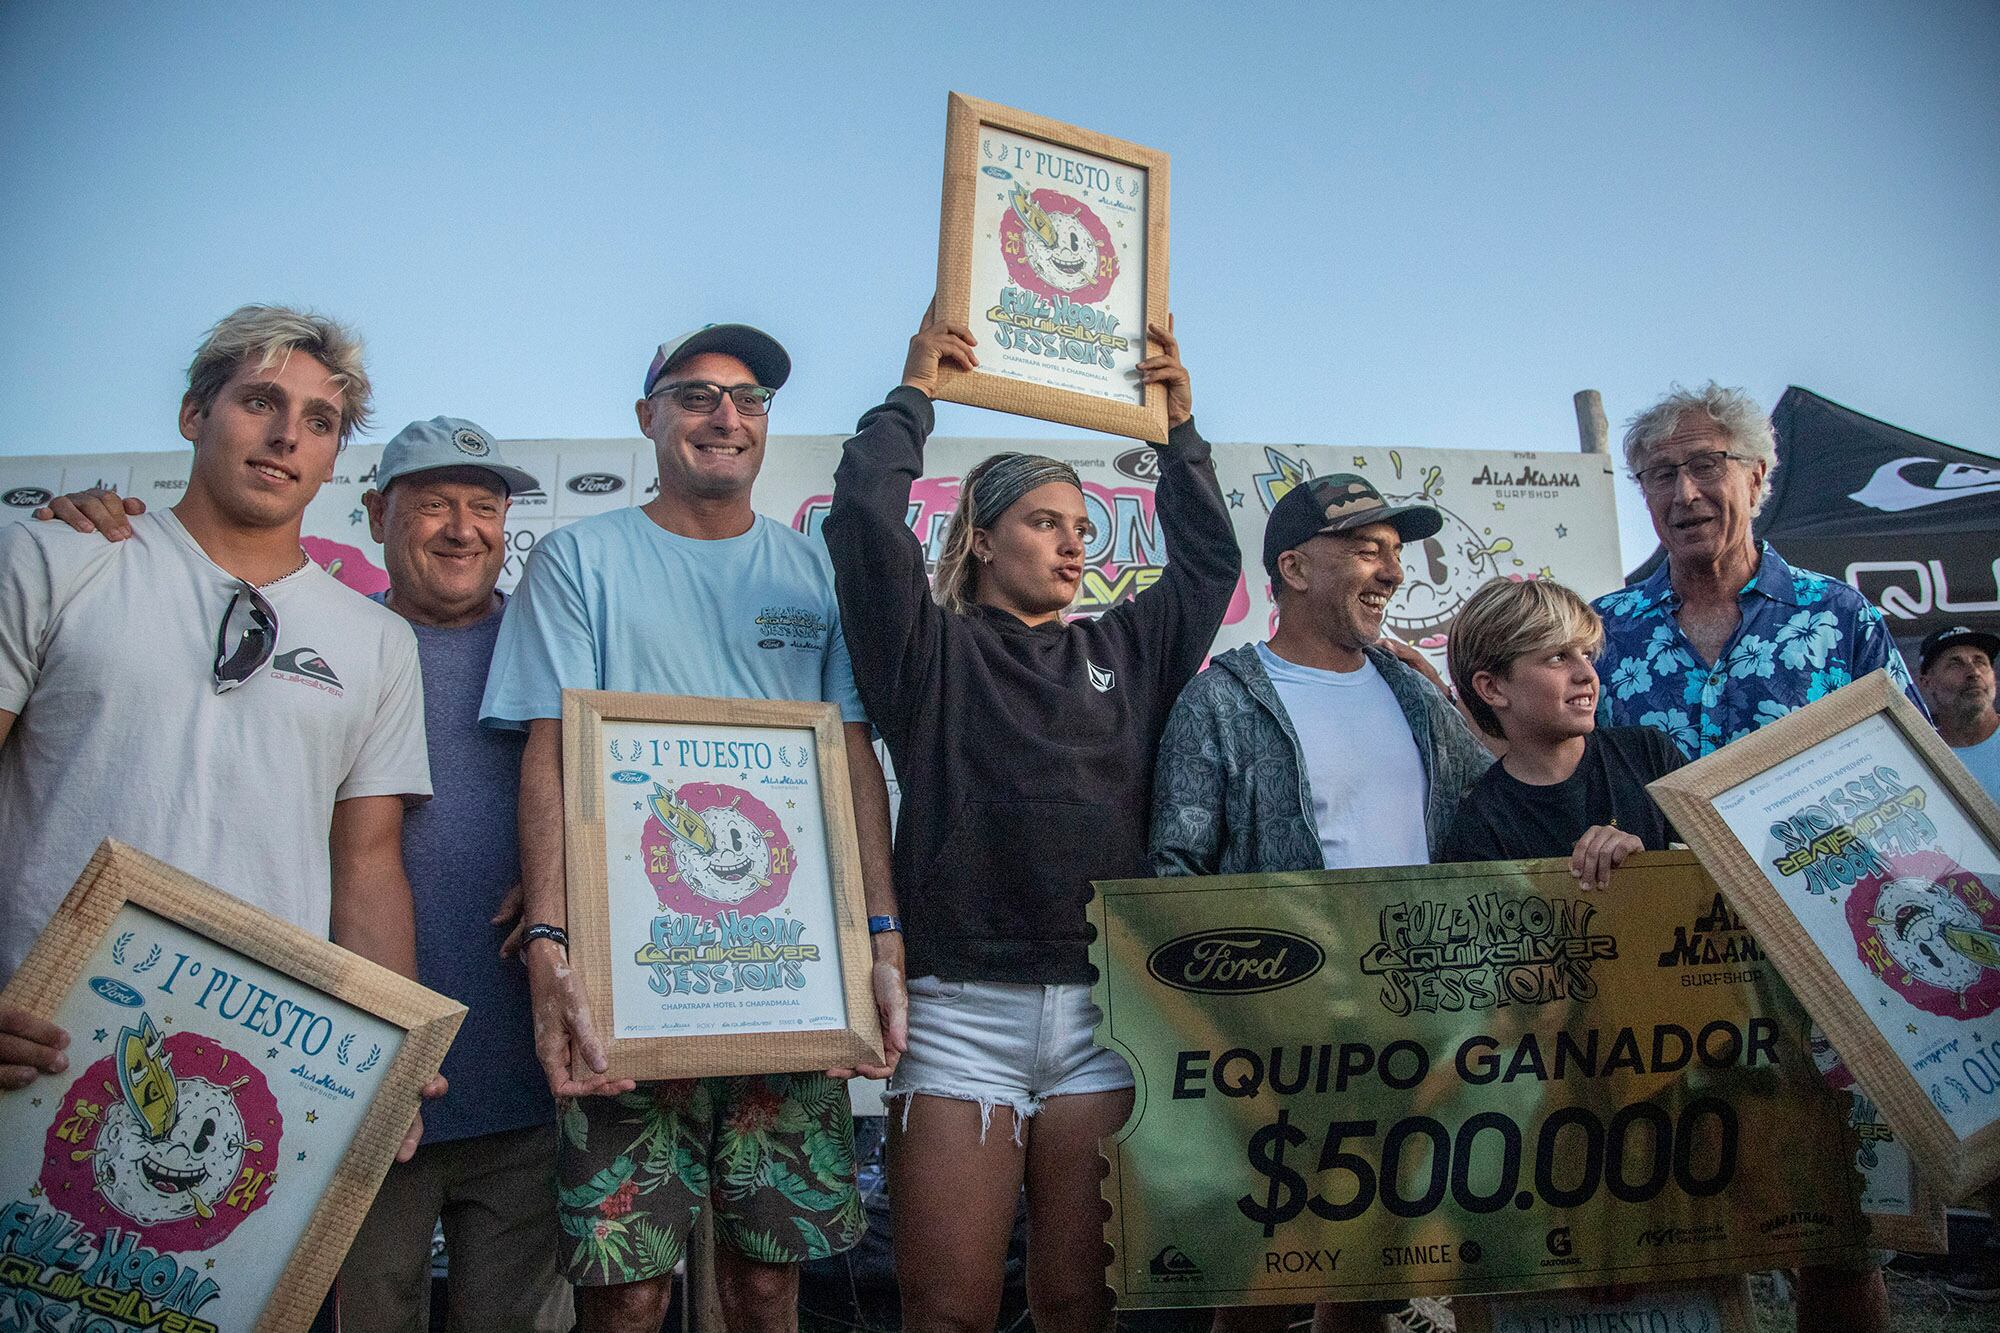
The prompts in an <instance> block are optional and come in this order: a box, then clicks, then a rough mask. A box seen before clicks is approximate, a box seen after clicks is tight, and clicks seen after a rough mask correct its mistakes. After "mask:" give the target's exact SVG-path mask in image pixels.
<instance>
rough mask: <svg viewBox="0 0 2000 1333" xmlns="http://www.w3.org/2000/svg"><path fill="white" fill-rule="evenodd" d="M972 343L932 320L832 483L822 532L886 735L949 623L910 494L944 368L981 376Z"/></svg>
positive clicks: (864, 680)
mask: <svg viewBox="0 0 2000 1333" xmlns="http://www.w3.org/2000/svg"><path fill="white" fill-rule="evenodd" d="M972 342H973V339H972V334H971V332H970V331H968V330H967V329H966V328H965V326H964V325H961V324H953V323H949V322H947V321H944V320H939V319H936V318H934V317H932V316H931V315H930V314H929V313H928V312H927V313H926V315H925V322H924V326H923V328H921V329H919V330H918V331H917V334H916V336H915V337H913V338H911V339H910V351H909V356H908V357H907V359H906V360H905V361H904V363H903V382H902V384H900V385H899V386H897V387H896V388H895V389H893V390H891V391H890V393H889V397H888V398H887V400H885V401H884V402H883V403H882V405H881V406H880V407H876V408H872V409H870V410H869V411H868V413H867V414H866V415H864V416H863V417H862V418H861V423H860V425H859V427H858V428H857V430H856V432H855V435H854V438H852V439H850V440H849V441H848V442H847V444H846V446H845V447H844V448H843V449H842V451H841V456H840V466H839V467H838V468H837V469H836V470H835V472H834V474H833V505H832V508H831V509H830V510H829V511H828V513H827V516H826V524H825V526H824V528H823V529H822V531H823V533H824V535H825V538H826V547H827V550H828V552H829V553H830V554H831V555H832V557H833V574H834V591H835V593H836V594H837V595H838V597H839V599H840V613H841V615H840V618H841V626H842V629H843V630H844V631H845V633H846V635H847V645H848V651H849V652H850V653H851V654H852V655H853V658H854V675H855V679H856V681H857V682H858V683H859V684H860V686H861V693H862V697H863V698H864V699H865V700H866V701H867V702H868V706H869V713H870V715H871V716H872V717H874V718H875V721H876V723H877V725H882V724H884V723H885V722H887V721H889V720H890V719H889V718H888V717H887V716H886V715H887V714H891V713H893V712H895V711H896V710H894V709H891V708H884V707H883V703H884V701H885V700H887V699H891V698H895V697H898V696H899V695H900V694H901V693H902V687H903V686H905V685H908V684H910V683H911V680H910V676H911V674H912V673H914V672H916V671H918V670H920V669H921V663H922V662H924V661H925V660H926V657H927V649H928V645H929V644H930V643H932V642H934V636H935V635H936V633H937V631H938V627H939V623H940V617H941V616H942V615H943V612H941V611H940V610H939V609H938V607H937V605H936V604H935V603H934V602H932V600H931V586H930V579H929V577H928V574H927V572H926V568H925V561H924V548H923V543H921V542H920V541H918V540H917V537H916V534H915V533H913V532H911V531H910V527H909V517H908V516H909V506H910V487H911V486H912V485H914V484H915V482H916V480H917V478H918V477H919V476H921V475H922V474H923V465H924V457H923V449H924V440H925V439H926V438H927V437H928V436H929V435H930V432H931V426H932V424H933V422H934V420H935V418H934V417H933V415H932V412H931V400H930V395H931V393H932V391H934V390H935V389H936V388H937V376H938V367H939V365H940V364H943V365H949V366H954V367H956V368H958V369H961V370H970V369H971V368H972V367H974V366H976V365H977V364H978V363H979V359H978V357H977V356H975V355H974V354H973V351H972Z"/></svg>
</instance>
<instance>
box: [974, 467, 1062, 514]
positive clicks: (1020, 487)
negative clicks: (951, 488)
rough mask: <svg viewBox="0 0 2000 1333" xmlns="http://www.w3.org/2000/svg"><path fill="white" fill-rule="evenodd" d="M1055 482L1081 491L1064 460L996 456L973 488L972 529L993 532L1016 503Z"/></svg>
mask: <svg viewBox="0 0 2000 1333" xmlns="http://www.w3.org/2000/svg"><path fill="white" fill-rule="evenodd" d="M1052 481H1066V482H1068V483H1069V484H1070V485H1072V486H1074V487H1076V488H1077V489H1078V490H1082V489H1083V483H1082V482H1081V481H1078V480H1077V476H1076V469H1075V468H1073V467H1071V466H1070V465H1069V464H1067V463H1065V462H1063V461H1062V460H1061V459H1056V458H1044V457H1043V456H1042V455H1040V454H995V455H994V456H993V458H992V459H990V460H989V461H988V463H987V467H986V470H985V471H984V472H982V473H980V474H979V480H977V481H976V482H974V483H973V485H972V526H973V527H975V528H990V527H992V526H993V524H994V523H995V521H997V520H998V519H999V517H1000V516H1001V515H1002V514H1004V513H1006V512H1007V511H1008V510H1009V509H1011V508H1012V507H1013V506H1014V502H1015V501H1017V500H1019V499H1020V498H1021V497H1022V496H1024V495H1026V494H1027V493H1028V492H1029V491H1032V490H1034V489H1035V488H1036V487H1037V486H1046V485H1048V484H1049V483H1050V482H1052Z"/></svg>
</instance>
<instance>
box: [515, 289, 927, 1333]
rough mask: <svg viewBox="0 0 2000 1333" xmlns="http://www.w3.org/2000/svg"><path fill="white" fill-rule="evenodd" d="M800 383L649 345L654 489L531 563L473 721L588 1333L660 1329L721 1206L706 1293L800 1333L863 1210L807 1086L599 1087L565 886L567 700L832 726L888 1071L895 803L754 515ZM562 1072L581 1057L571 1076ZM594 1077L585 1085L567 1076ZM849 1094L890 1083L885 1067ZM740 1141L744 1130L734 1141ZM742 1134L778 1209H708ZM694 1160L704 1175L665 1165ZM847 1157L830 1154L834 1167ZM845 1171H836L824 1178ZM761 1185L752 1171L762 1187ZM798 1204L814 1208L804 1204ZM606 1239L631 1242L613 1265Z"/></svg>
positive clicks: (751, 361) (779, 555)
mask: <svg viewBox="0 0 2000 1333" xmlns="http://www.w3.org/2000/svg"><path fill="white" fill-rule="evenodd" d="M790 371H791V359H790V358H789V357H788V356H787V355H786V353H785V350H784V349H783V348H782V347H780V346H779V345H778V343H777V342H776V340H774V339H773V338H771V337H770V336H769V335H768V334H765V333H762V332H759V331H758V330H756V329H753V328H750V327H748V326H747V325H742V324H711V325H707V326H705V327H703V328H701V329H697V330H696V331H694V332H693V333H690V334H687V335H685V336H683V337H680V338H677V339H675V340H673V341H672V342H669V343H665V344H662V345H661V347H660V349H659V352H658V354H657V355H655V356H654V358H653V362H652V365H651V366H650V367H649V368H648V370H647V372H646V377H645V383H644V391H643V396H642V397H641V398H640V399H639V402H638V417H639V428H640V430H642V431H643V432H644V433H645V434H646V436H647V438H648V439H650V440H651V441H652V442H653V447H654V452H655V455H656V458H657V461H658V465H659V477H660V488H659V494H658V496H657V497H656V498H654V499H653V500H651V501H650V502H648V503H647V504H646V505H645V506H644V507H643V508H639V509H626V510H619V511H615V512H612V513H606V514H600V515H597V516H596V517H593V518H588V519H584V520H583V521H581V522H578V523H574V524H571V525H569V526H567V527H564V528H560V529H558V530H556V531H555V532H553V533H551V534H550V535H549V536H547V537H545V538H543V539H542V540H541V541H540V542H539V543H537V545H536V547H535V550H534V553H533V554H532V555H531V556H530V557H529V559H528V566H527V570H526V571H525V573H524V574H523V575H522V579H521V584H520V586H519V588H517V589H516V591H515V596H514V603H513V606H512V607H511V608H510V609H509V610H508V613H507V617H506V620H505V622H504V623H503V624H502V626H501V629H500V641H499V643H498V645H497V647H496V648H495V650H494V655H493V670H492V674H491V676H490V677H489V678H488V680H487V685H486V697H485V700H484V702H483V703H482V704H481V707H480V719H481V721H483V722H485V723H486V724H487V725H488V726H497V727H507V728H525V729H526V730H527V733H528V739H527V748H526V752H525V754H524V756H523V758H522V764H521V801H520V812H521V815H520V838H521V861H522V880H523V885H524V888H525V890H526V897H527V902H526V912H525V918H524V919H525V920H526V921H527V923H528V929H527V932H526V939H527V943H526V945H525V946H524V950H523V952H524V956H525V957H526V959H527V963H528V978H529V985H530V990H531V992H532V995H533V1005H534V1022H535V1042H536V1049H537V1053H538V1055H539V1056H540V1058H541V1062H542V1066H543V1069H544V1071H545V1072H546V1074H547V1076H548V1080H549V1086H550V1089H551V1090H552V1091H553V1092H554V1093H555V1094H556V1095H557V1096H558V1097H563V1098H575V1099H576V1100H575V1101H574V1102H573V1103H572V1106H571V1109H570V1110H568V1111H567V1112H566V1113H565V1114H564V1115H563V1117H562V1121H561V1125H562V1133H561V1138H560V1144H559V1148H558V1159H557V1171H558V1176H559V1178H560V1183H561V1185H562V1225H563V1230H564V1237H563V1259H564V1267H565V1269H566V1271H567V1273H568V1275H569V1277H570V1279H571V1280H572V1281H573V1282H574V1283H576V1284H577V1302H576V1304H577V1314H578V1317H579V1320H580V1327H581V1328H582V1329H584V1330H586V1333H589V1331H591V1330H601V1329H628V1328H630V1329H649V1330H650V1329H654V1328H657V1327H658V1326H659V1323H660V1320H661V1318H662V1317H663V1315H664V1313H665V1310H666V1303H667V1296H668V1293H669V1288H670V1284H671V1281H672V1270H673V1266H674V1264H675V1263H676V1262H678V1260H679V1259H680V1257H681V1255H682V1254H683V1253H684V1252H685V1249H686V1243H687V1237H688V1233H689V1231H690V1229H691V1227H692V1224H693V1221H694V1219H695V1217H696V1216H697V1214H698V1213H699V1211H700V1209H702V1208H704V1207H713V1208H714V1209H715V1210H716V1211H715V1222H716V1233H717V1237H718V1239H719V1241H720V1242H721V1243H720V1244H718V1245H717V1247H716V1279H717V1287H718V1292H719V1295H720V1297H721V1300H722V1306H723V1314H724V1316H725V1319H726V1321H727V1323H728V1326H729V1327H730V1328H731V1329H732V1330H734V1331H735V1333H746V1331H750V1330H763V1329H771V1330H779V1329H789V1328H792V1327H794V1326H795V1321H796V1303H797V1291H798V1264H799V1262H800V1261H803V1260H806V1259H814V1258H823V1257H825V1256H826V1255H829V1254H833V1253H837V1252H839V1251H841V1250H844V1249H847V1248H848V1247H850V1246H851V1245H853V1244H854V1243H855V1242H856V1241H857V1240H859V1239H860V1236H861V1233H862V1231H863V1230H864V1229H865V1225H866V1219H865V1216H864V1214H863V1213H862V1210H861V1207H860V1198H859V1195H858V1194H857V1193H856V1191H855V1184H854V1165H853V1151H852V1146H853V1128H852V1124H851V1121H850V1119H849V1112H848V1103H847V1091H846V1087H845V1085H844V1084H842V1083H840V1082H838V1081H837V1080H836V1079H833V1078H830V1077H829V1076H827V1075H824V1074H818V1073H799V1074H773V1075H762V1076H753V1077H748V1078H734V1079H721V1078H717V1079H702V1080H700V1081H698V1082H696V1083H693V1084H660V1085H655V1086H651V1087H646V1088H638V1089H635V1088H634V1086H633V1085H632V1083H630V1082H629V1081H623V1082H613V1081H611V1080H609V1079H607V1078H606V1077H604V1075H603V1071H604V1069H605V1067H606V1066H605V1060H604V1055H603V1048H602V1045H601V1043H600V1042H599V1040H598V1038H597V1035H596V1034H595V1033H594V1032H593V1031H592V1028H591V1023H590V1016H589V1010H588V1006H587V1003H586V1001H585V998H584V996H583V993H582V989H581V987H580V986H579V984H578V983H577V981H576V978H575V977H574V975H573V973H572V972H571V970H570V966H569V958H568V940H567V937H566V935H565V934H564V933H563V928H564V927H565V926H566V924H567V898H566V893H565V887H564V880H563V823H562V808H563V803H562V780H561V768H560V760H561V754H562V722H561V718H562V691H563V690H564V689H565V688H583V689H600V690H629V691H637V692H642V693H649V694H684V695H700V696H708V697H720V698H748V699H799V700H813V701H826V702H830V703H834V704H837V705H839V707H840V711H841V716H842V718H843V719H844V720H845V722H846V729H845V730H846V742H847V747H846V748H847V762H848V773H849V777H850V779H851V784H852V787H853V792H854V805H855V817H856V824H857V832H858V834H859V842H860V851H861V868H862V878H863V881H864V885H865V890H866V895H867V900H868V911H869V914H870V918H871V921H870V926H871V930H874V931H876V933H874V934H873V935H872V936H871V938H872V940H873V942H874V946H875V947H874V976H873V980H874V984H875V995H876V999H877V1003H878V1005H879V1007H880V1008H881V1011H882V1028H883V1037H884V1042H885V1045H886V1047H887V1052H888V1057H889V1059H890V1060H891V1062H893V1061H894V1059H895V1057H896V1054H897V1053H898V1052H899V1051H900V1050H901V1049H902V1046H903V1044H904V1036H905V1030H906V1027H907V1024H906V1022H905V1020H904V1005H905V1001H904V993H903V975H902V968H903V948H902V937H901V935H900V933H899V928H898V927H897V925H896V923H895V899H894V896H893V893H892V890H891V885H890V878H889V803H888V793H887V791H886V789H885V787H884V785H883V780H882V769H881V765H880V763H879V762H878V761H877V759H876V757H875V751H874V748H873V746H872V745H871V744H870V740H869V733H868V723H867V721H866V718H865V716H864V714H863V712H862V709H861V703H860V699H859V696H858V695H857V694H856V693H855V688H854V673H853V669H852V667H851V666H850V664H849V661H848V656H847V646H846V641H845V640H844V639H843V637H842V635H841V630H840V613H839V610H838V607H837V605H836V603H835V601H834V592H833V570H832V565H831V563H830V562H829V560H828V558H827V554H826V550H825V548H824V547H823V546H822V545H821V544H820V543H819V542H818V541H816V540H814V539H812V538H809V537H806V536H804V535H803V534H801V533H798V532H794V531H793V530H792V529H790V528H787V527H785V526H783V525H782V524H778V523H774V522H772V521H771V520H770V519H768V518H764V517H762V516H760V515H758V514H757V513H756V512H755V511H753V510H752V508H751V505H750V492H751V486H752V484H753V483H754V482H755V480H756V477H757V472H758V469H759V467H761V465H762V463H763V459H764V442H765V432H766V429H767V426H768V415H767V414H768V410H769V406H770V400H771V397H772V395H773V394H774V393H775V392H776V391H777V389H778V388H779V386H781V385H782V384H783V383H784V382H785V379H786V377H787V376H788V375H789V374H790ZM572 1055H575V1056H578V1057H580V1060H578V1061H577V1062H576V1063H575V1064H573V1063H572ZM584 1067H587V1068H589V1069H592V1070H595V1071H597V1073H596V1074H595V1075H591V1076H588V1077H585V1078H583V1079H576V1078H573V1077H572V1073H571V1070H572V1069H573V1068H584ZM860 1072H862V1073H865V1074H869V1075H871V1076H875V1077H882V1076H885V1075H886V1074H887V1072H888V1070H887V1069H886V1068H884V1069H869V1068H864V1069H863V1070H861V1071H860ZM746 1127H748V1128H746ZM745 1134H754V1135H755V1137H756V1139H757V1142H756V1143H755V1144H754V1145H752V1146H753V1149H754V1151H755V1152H756V1153H757V1154H758V1156H759V1158H760V1159H764V1158H781V1159H783V1161H784V1162H785V1163H788V1164H789V1165H790V1168H791V1169H790V1171H789V1172H787V1173H785V1174H786V1176H787V1179H788V1181H789V1182H790V1185H791V1188H790V1189H789V1192H788V1193H785V1192H781V1191H780V1190H779V1189H777V1188H776V1187H773V1186H769V1185H758V1186H756V1187H754V1188H752V1189H750V1190H749V1192H748V1193H747V1195H745V1196H743V1197H737V1191H736V1190H735V1189H734V1188H731V1189H729V1190H723V1189H717V1190H715V1191H713V1193H711V1191H710V1189H709V1182H710V1180H711V1179H714V1180H716V1181H720V1180H722V1178H723V1176H724V1174H725V1163H723V1162H721V1161H719V1160H711V1159H712V1158H713V1156H714V1154H716V1153H717V1152H718V1151H724V1150H729V1149H731V1148H732V1147H735V1148H738V1149H740V1148H741V1146H742V1145H741V1144H740V1143H739V1142H738V1140H740V1138H741V1137H742V1136H743V1135H745ZM691 1143H692V1144H700V1145H704V1147H703V1149H702V1151H701V1152H700V1153H699V1154H696V1153H693V1152H682V1151H681V1150H680V1149H679V1148H678V1147H677V1148H676V1149H675V1150H674V1151H672V1152H664V1151H659V1150H658V1146H659V1145H662V1144H675V1145H685V1144H691ZM828 1144H834V1145H838V1146H839V1149H840V1151H838V1152H834V1153H829V1152H827V1151H826V1145H828ZM834 1159H837V1160H834ZM760 1178H761V1173H760ZM801 1183H803V1184H804V1185H805V1186H807V1188H804V1189H801V1188H798V1186H799V1185H800V1184H801ZM607 1219H608V1220H611V1221H615V1222H616V1224H617V1228H616V1229H617V1231H618V1234H619V1235H620V1236H621V1237H622V1236H632V1237H638V1238H640V1239H642V1240H643V1241H644V1243H643V1244H639V1243H631V1244H620V1245H611V1244H607V1243H606V1242H605V1240H604V1238H603V1237H602V1236H601V1235H600V1232H602V1231H603V1230H604V1228H605V1226H606V1224H607Z"/></svg>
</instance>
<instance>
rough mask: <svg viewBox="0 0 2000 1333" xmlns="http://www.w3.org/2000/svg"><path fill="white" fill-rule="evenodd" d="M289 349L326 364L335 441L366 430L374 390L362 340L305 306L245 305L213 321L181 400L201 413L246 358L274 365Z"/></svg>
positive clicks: (197, 351) (260, 365) (344, 440)
mask: <svg viewBox="0 0 2000 1333" xmlns="http://www.w3.org/2000/svg"><path fill="white" fill-rule="evenodd" d="M293 352H304V353H305V354H306V355H308V356H310V357H312V358H313V359H314V360H316V361H318V362H319V363H320V364H321V365H323V366H325V367H326V368H327V370H328V371H329V372H331V374H332V376H333V382H334V383H335V384H336V385H338V386H339V388H340V442H341V444H342V445H345V444H346V443H347V441H348V437H349V436H351V435H353V434H354V432H355V431H357V430H366V429H367V428H368V418H369V413H370V410H371V409H372V408H373V406H374V398H375V391H374V388H373V387H372V386H371V385H370V384H369V383H368V371H367V369H366V368H365V367H364V366H363V365H362V364H361V338H360V337H359V335H357V334H356V333H355V332H354V330H352V329H350V328H348V327H347V326H346V325H344V324H341V323H340V322H338V321H337V320H333V319H329V318H327V317H326V316H325V315H320V314H315V313H314V312H312V311H310V310H291V309H288V308H286V307H285V306H277V305H246V306H238V307H237V308H236V309H235V310H232V311H230V312H229V313H228V314H227V315H224V316H223V317H222V318H221V319H220V320H218V321H216V325H215V327H214V328H212V329H210V330H209V331H208V334H207V336H205V337H204V338H203V339H202V340H201V346H200V347H198V348H196V349H195V353H194V360H193V361H192V362H190V363H189V365H188V387H187V399H186V401H187V402H189V403H192V404H193V405H194V406H195V408H196V409H197V410H199V411H202V412H206V411H208V409H209V408H210V407H212V406H213V405H214V404H215V398H216V395H217V394H219V393H221V392H222V386H223V385H225V384H227V383H229V377H230V376H231V375H234V374H235V373H236V372H237V371H238V370H239V369H240V368H241V367H242V366H243V365H244V364H245V363H246V362H255V363H256V365H257V367H258V368H259V369H266V368H269V367H271V366H275V365H277V364H278V363H279V362H280V361H282V360H283V359H284V358H285V357H286V356H288V355H290V354H291V353H293Z"/></svg>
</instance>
